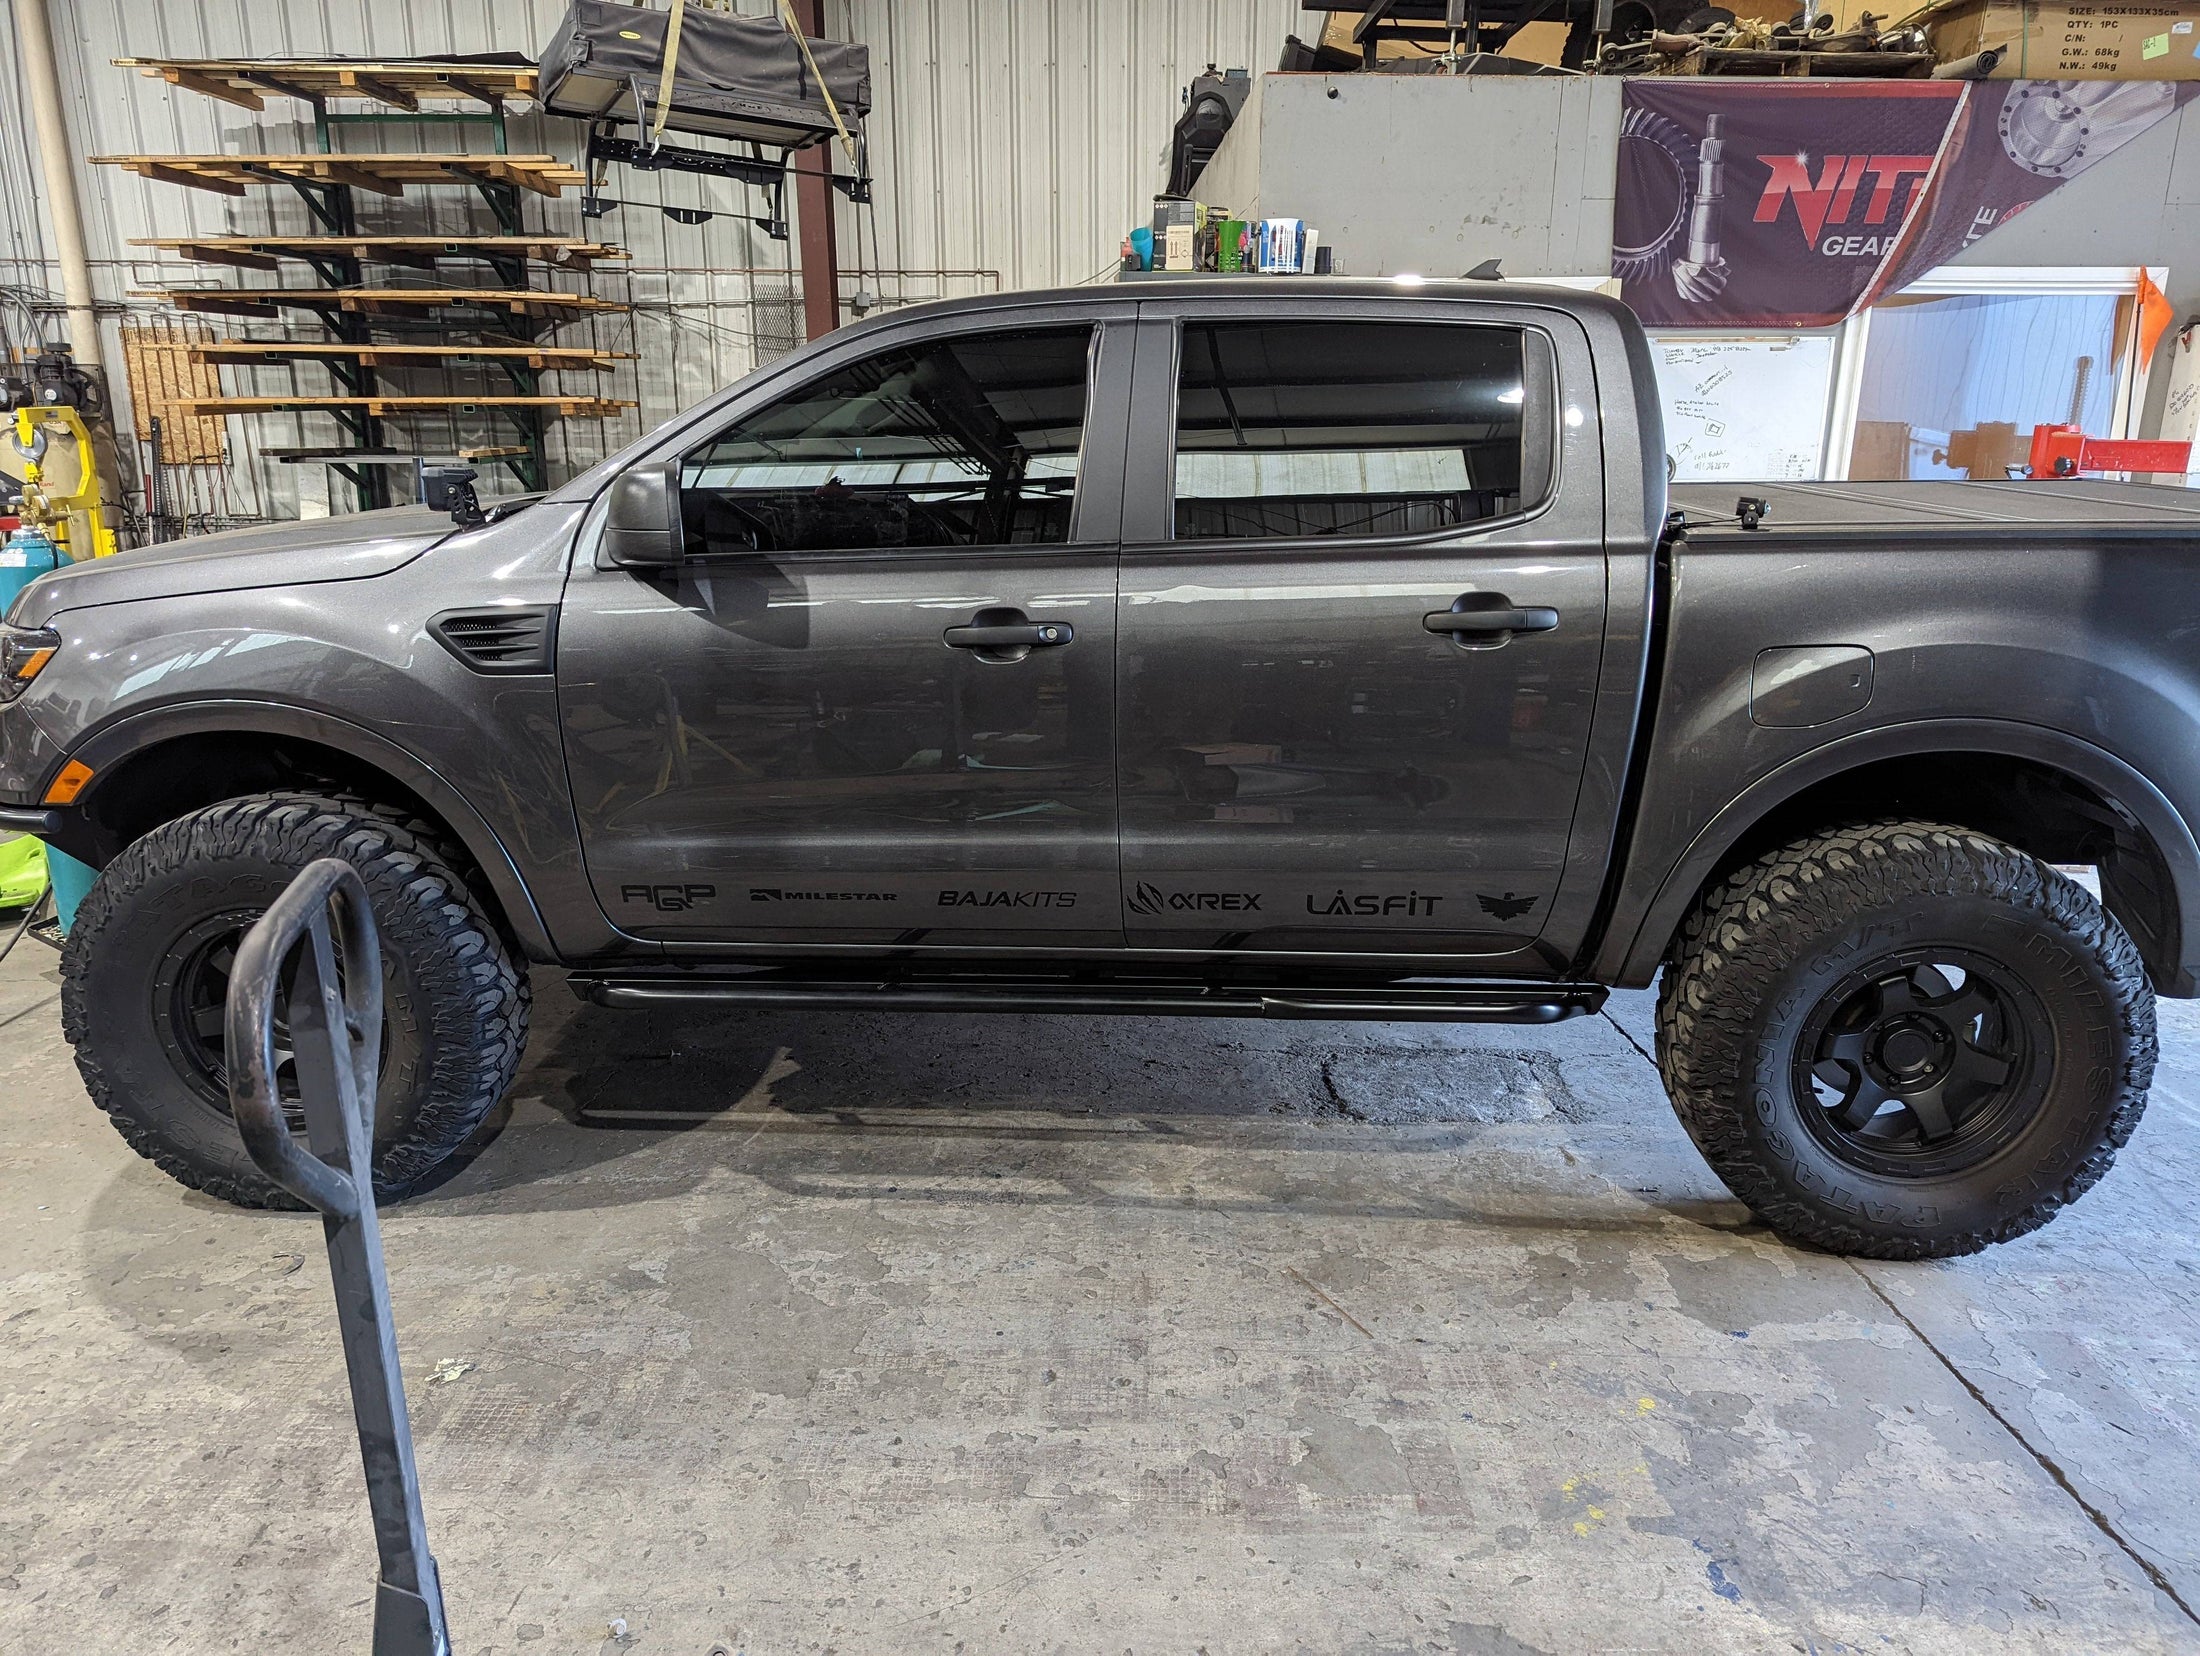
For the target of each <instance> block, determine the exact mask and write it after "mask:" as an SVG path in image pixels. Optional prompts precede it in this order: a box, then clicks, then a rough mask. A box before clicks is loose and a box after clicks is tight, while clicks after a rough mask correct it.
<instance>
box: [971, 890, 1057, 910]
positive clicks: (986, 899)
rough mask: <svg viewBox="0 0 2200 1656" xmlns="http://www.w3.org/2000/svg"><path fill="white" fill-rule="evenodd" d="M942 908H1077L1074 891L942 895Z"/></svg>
mask: <svg viewBox="0 0 2200 1656" xmlns="http://www.w3.org/2000/svg"><path fill="white" fill-rule="evenodd" d="M939 906H940V907H941V908H989V909H990V908H1018V909H1066V908H1075V907H1076V906H1077V893H1076V892H1074V891H976V890H970V889H968V888H964V889H961V890H956V891H943V892H941V893H940V905H939Z"/></svg>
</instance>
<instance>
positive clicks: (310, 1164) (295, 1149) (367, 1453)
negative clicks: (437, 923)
mask: <svg viewBox="0 0 2200 1656" xmlns="http://www.w3.org/2000/svg"><path fill="white" fill-rule="evenodd" d="M332 924H333V934H332ZM293 957H295V962H296V964H295V966H289V963H290V962H291V961H292V960H293ZM286 966H287V967H288V968H289V975H290V983H289V988H288V991H287V994H286V992H285V989H284V982H283V980H284V977H285V972H286ZM229 985H230V986H229V1002H228V1007H227V1012H226V1026H227V1027H226V1030H225V1034H226V1037H227V1040H226V1048H227V1052H226V1056H227V1060H228V1068H229V1103H230V1110H231V1113H232V1114H233V1115H234V1116H235V1117H236V1120H237V1129H238V1132H239V1134H240V1135H241V1136H242V1137H243V1139H244V1143H245V1148H246V1149H247V1150H248V1151H250V1152H251V1154H252V1159H253V1160H254V1161H255V1162H257V1163H258V1164H259V1166H260V1169H261V1171H263V1172H265V1173H266V1174H267V1176H268V1177H269V1178H271V1179H273V1180H274V1181H275V1182H276V1183H277V1184H279V1185H281V1186H282V1187H283V1188H284V1189H285V1190H287V1191H289V1192H290V1193H291V1194H292V1195H294V1196H296V1197H298V1198H299V1199H300V1200H302V1201H305V1202H309V1203H311V1204H312V1205H313V1206H314V1207H316V1208H319V1209H320V1210H321V1227H322V1231H323V1233H324V1234H325V1236H326V1238H327V1241H328V1263H329V1275H330V1277H331V1278H332V1279H333V1280H334V1284H335V1288H336V1326H337V1330H338V1332H339V1333H340V1334H341V1335H342V1336H343V1342H344V1367H345V1369H346V1371H347V1372H348V1373H349V1375H350V1378H351V1406H352V1414H353V1417H354V1419H355V1420H356V1422H357V1424H358V1428H359V1458H360V1462H361V1464H362V1465H363V1467H364V1468H365V1471H366V1477H367V1505H368V1508H369V1510H370V1511H371V1512H372V1514H373V1518H374V1546H375V1552H376V1554H377V1555H378V1557H379V1558H380V1561H381V1572H380V1578H379V1579H378V1580H377V1582H376V1583H375V1593H374V1644H373V1656H450V1650H451V1639H450V1633H449V1630H448V1628H447V1627H446V1625H445V1622H444V1616H443V1587H442V1583H441V1581H440V1580H439V1579H438V1578H437V1575H436V1568H435V1558H434V1556H433V1555H432V1554H431V1553H430V1552H429V1551H428V1522H427V1519H426V1517H425V1516H424V1515H423V1513H422V1511H421V1506H420V1478H419V1474H418V1473H417V1472H416V1470H415V1469H414V1466H413V1449H412V1431H411V1428H410V1426H409V1425H408V1424H407V1422H406V1418H405V1382H404V1377H403V1376H402V1374H400V1373H399V1371H398V1363H397V1327H396V1322H395V1320H394V1319H393V1317H392V1316H391V1313H390V1283H389V1275H388V1273H387V1271H385V1269H384V1268H383V1263H382V1228H381V1224H380V1221H379V1219H378V1217H377V1215H376V1212H375V1206H374V1179H373V1161H372V1157H373V1138H372V1133H371V1131H370V1122H371V1120H372V1116H373V1111H374V1096H375V1090H376V1083H377V1080H378V1079H379V1077H380V1074H381V1057H382V1052H381V1048H382V950H381V944H380V942H379V940H378V939H377V938H376V936H375V930H374V916H373V915H372V914H371V913H370V912H369V911H368V907H367V888H366V886H365V884H364V883H363V882H362V881H361V880H360V878H359V875H358V872H357V870H355V869H354V868H352V866H351V865H350V864H349V863H346V862H343V861H341V860H339V859H337V858H334V857H326V858H323V859H322V860H321V861H319V862H316V863H313V864H311V865H309V866H308V867H307V868H306V869H305V870H304V871H303V872H302V873H301V874H299V876H298V877H297V878H296V879H295V880H293V881H292V882H291V883H290V885H289V886H288V887H286V888H285V889H284V891H283V892H282V894H281V895H280V896H278V897H277V898H276V899H275V901H274V902H273V903H272V904H270V905H269V907H268V911H267V913H266V914H265V915H264V916H263V917H262V918H261V919H260V921H259V923H258V924H256V925H255V926H253V928H252V929H251V931H249V932H248V933H246V934H245V939H244V942H243V943H241V944H240V945H238V948H237V960H236V965H235V967H234V968H233V970H232V973H231V976H230V980H229ZM278 1004H281V1005H283V1006H284V1007H285V1008H286V1010H287V1012H288V1024H289V1036H290V1046H291V1050H292V1051H293V1052H294V1053H295V1055H296V1063H297V1074H298V1095H299V1097H298V1102H299V1103H300V1105H301V1106H302V1107H303V1109H304V1112H305V1118H306V1142H307V1144H308V1145H309V1146H310V1147H311V1154H308V1153H307V1151H306V1150H304V1149H301V1148H300V1147H299V1145H298V1143H297V1141H296V1140H295V1139H294V1138H292V1137H291V1133H290V1128H289V1124H288V1123H287V1122H286V1121H285V1120H284V1118H283V1107H282V1097H281V1093H280V1091H279V1089H278V1083H277V1079H276V1075H277V1067H276V1059H275V1049H274V1042H275V1013H276V1008H277V1006H278Z"/></svg>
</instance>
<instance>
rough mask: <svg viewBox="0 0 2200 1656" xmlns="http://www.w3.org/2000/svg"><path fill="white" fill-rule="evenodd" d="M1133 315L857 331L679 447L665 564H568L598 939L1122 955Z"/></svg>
mask: <svg viewBox="0 0 2200 1656" xmlns="http://www.w3.org/2000/svg"><path fill="white" fill-rule="evenodd" d="M1131 314H1132V311H1131V307H1130V306H1128V305H1127V304H1126V305H1125V306H1124V307H1122V308H1121V309H1120V310H1119V311H1118V312H1117V313H1116V314H1115V315H1114V316H1113V317H1110V316H1108V315H1107V314H1106V313H1105V312H1103V311H1100V310H1096V309H1095V308H1094V307H1092V306H1090V305H1081V306H1077V307H1063V306H1057V307H1052V308H1051V309H1049V308H1046V307H1025V308H1023V309H1020V310H1017V311H1014V312H1011V313H1007V314H1005V315H1004V316H1003V317H1002V318H1000V319H998V320H989V319H984V318H972V319H970V320H969V321H968V322H967V323H966V324H964V325H963V326H962V327H961V328H959V329H956V330H954V331H947V332H943V331H942V324H940V323H939V322H937V321H934V322H931V323H929V324H919V323H912V324H911V325H910V326H909V327H907V328H906V329H902V330H889V331H888V332H886V333H885V334H883V335H881V334H879V333H875V332H873V333H867V334H865V335H863V336H859V338H858V339H857V340H854V341H850V342H849V344H848V345H847V346H846V347H845V348H843V349H841V350H838V351H835V352H832V353H830V354H828V355H827V356H825V357H824V358H822V359H821V360H820V362H819V364H818V365H817V366H816V367H815V368H814V369H810V370H808V371H807V372H805V374H804V377H803V378H802V380H801V382H800V383H799V384H795V385H793V386H791V387H787V386H785V382H784V380H783V379H782V380H781V382H780V384H779V385H778V386H773V385H770V384H767V385H765V386H764V387H762V388H760V390H759V391H758V392H757V393H756V394H755V395H752V396H750V397H746V398H738V397H737V398H736V400H735V401H734V402H733V404H732V405H731V408H730V417H729V418H727V419H726V421H725V422H724V424H723V425H722V426H720V427H719V428H717V429H716V430H710V431H707V434H706V435H703V436H701V437H697V438H691V439H689V440H687V441H685V442H684V443H683V444H682V447H681V450H680V455H679V457H680V463H681V472H680V476H681V506H682V512H683V516H684V518H685V522H686V528H687V537H688V549H689V558H688V561H687V562H686V563H685V564H684V565H682V566H681V567H680V568H679V569H678V570H677V571H676V572H674V573H673V574H671V575H658V574H647V573H632V572H628V571H624V570H619V569H615V568H608V567H597V566H596V562H595V560H594V558H593V557H592V556H591V554H590V552H589V550H588V548H587V546H585V545H584V546H582V547H581V548H580V549H579V550H578V552H577V555H576V564H577V566H578V567H576V569H575V571H574V574H573V578H572V581H571V582H570V584H569V586H568V588H567V597H566V604H565V608H564V612H563V616H562V619H561V625H560V637H559V640H558V670H559V690H560V703H561V714H560V716H561V719H562V721H563V724H564V736H565V745H566V752H567V755H568V764H569V767H570V771H571V776H572V784H573V793H574V799H575V803H576V805H577V807H578V810H579V813H580V818H581V827H582V839H583V850H584V855H585V857H586V860H587V865H588V875H589V879H590V881H591V882H592V884H593V886H594V889H595V891H596V894H597V897H598V898H599V900H600V901H601V902H602V904H603V907H604V909H605V911H606V912H607V913H608V914H609V915H610V916H611V917H612V918H613V920H614V921H615V923H617V924H618V925H619V926H620V927H621V928H622V929H624V930H626V931H628V932H629V933H632V934H633V935H636V936H639V937H645V938H657V939H664V940H667V941H670V942H675V943H676V942H679V941H683V940H692V941H696V942H709V943H713V944H717V943H723V942H725V941H728V940H731V941H736V942H746V943H756V944H796V945H805V946H814V945H817V944H820V943H824V944H880V943H893V944H899V945H904V946H919V945H924V944H929V943H950V944H961V945H980V946H1005V947H1011V948H1012V947H1015V946H1017V945H1019V944H1033V943H1045V944H1048V945H1050V946H1060V945H1063V944H1071V945H1075V944H1081V943H1087V942H1098V943H1100V944H1103V945H1119V944H1120V943H1121V941H1122V931H1121V922H1120V916H1119V912H1118V910H1119V893H1120V887H1119V883H1118V877H1117V876H1118V858H1117V850H1116V809H1115V761H1114V728H1113V695H1114V672H1115V666H1114V646H1115V636H1114V611H1115V559H1116V539H1117V532H1118V530H1117V525H1118V514H1119V509H1120V489H1121V483H1122V441H1123V421H1124V412H1125V406H1126V396H1127V384H1128V375H1129V368H1130V348H1131V343H1132V341H1131V337H1130V332H1131V330H1130V317H1131ZM664 458H669V455H666V456H659V457H658V459H659V460H660V461H661V460H662V459H664ZM585 539H586V535H585V533H584V540H585Z"/></svg>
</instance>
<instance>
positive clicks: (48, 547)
mask: <svg viewBox="0 0 2200 1656" xmlns="http://www.w3.org/2000/svg"><path fill="white" fill-rule="evenodd" d="M68 561H69V560H68V559H67V558H65V557H63V556H62V555H61V548H60V547H58V546H56V545H55V544H54V542H53V537H52V536H51V535H49V534H47V533H46V531H45V530H43V529H34V528H32V527H31V526H30V525H29V524H27V523H26V524H24V525H22V527H20V528H18V529H14V530H11V531H10V532H9V534H8V538H7V539H6V540H4V541H0V615H6V614H7V613H8V611H9V609H10V608H11V607H13V605H14V603H15V598H16V594H17V593H19V592H21V591H22V590H23V589H24V588H25V587H27V586H29V585H30V584H31V582H33V581H35V580H37V579H38V577H39V576H41V575H50V574H51V573H53V571H55V570H57V569H59V568H60V567H61V566H62V565H63V564H65V563H67V562H68Z"/></svg>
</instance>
